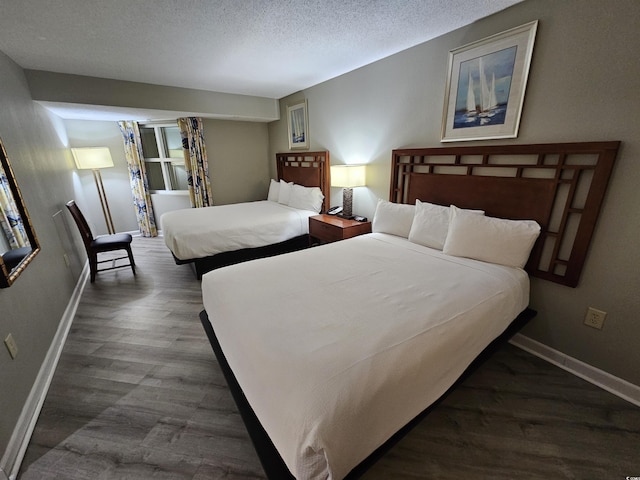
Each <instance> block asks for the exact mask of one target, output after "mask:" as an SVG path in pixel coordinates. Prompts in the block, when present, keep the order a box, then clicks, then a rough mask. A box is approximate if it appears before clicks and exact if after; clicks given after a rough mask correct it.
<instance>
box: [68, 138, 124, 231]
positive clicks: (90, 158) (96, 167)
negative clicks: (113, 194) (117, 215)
mask: <svg viewBox="0 0 640 480" xmlns="http://www.w3.org/2000/svg"><path fill="white" fill-rule="evenodd" d="M71 153H72V154H73V158H74V159H75V161H76V166H77V167H78V169H79V170H92V171H93V179H94V180H95V182H96V188H97V189H98V196H99V197H100V205H102V213H103V214H104V221H105V222H106V224H107V230H108V232H109V233H110V234H113V233H116V229H115V228H114V227H113V219H112V218H111V210H109V202H107V194H106V192H105V190H104V185H103V184H102V175H101V174H100V169H101V168H109V167H113V166H114V165H113V160H112V159H111V152H110V151H109V149H108V148H107V147H83V148H72V149H71Z"/></svg>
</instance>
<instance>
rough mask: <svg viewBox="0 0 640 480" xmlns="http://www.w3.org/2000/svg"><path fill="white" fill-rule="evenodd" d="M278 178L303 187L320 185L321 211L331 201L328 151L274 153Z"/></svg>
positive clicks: (325, 209) (326, 207)
mask: <svg viewBox="0 0 640 480" xmlns="http://www.w3.org/2000/svg"><path fill="white" fill-rule="evenodd" d="M276 164H277V169H278V180H284V181H285V182H293V183H297V184H298V185H302V186H304V187H320V190H322V193H323V194H324V201H323V204H322V211H323V212H326V211H327V210H328V209H329V205H330V202H331V190H330V189H331V168H330V167H331V163H330V159H329V152H327V151H324V152H287V153H276Z"/></svg>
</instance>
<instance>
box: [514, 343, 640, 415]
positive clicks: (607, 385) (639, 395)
mask: <svg viewBox="0 0 640 480" xmlns="http://www.w3.org/2000/svg"><path fill="white" fill-rule="evenodd" d="M509 343H511V344H512V345H515V346H516V347H519V348H521V349H522V350H525V351H527V352H529V353H531V354H532V355H535V356H536V357H540V358H542V359H543V360H546V361H548V362H549V363H553V364H554V365H556V366H558V367H560V368H562V369H563V370H566V371H568V372H570V373H572V374H574V375H576V376H578V377H580V378H582V379H583V380H586V381H587V382H590V383H593V384H594V385H597V386H598V387H600V388H602V389H604V390H606V391H607V392H609V393H613V394H614V395H616V396H618V397H620V398H623V399H624V400H627V401H628V402H631V403H633V404H634V405H636V406H638V407H640V387H639V386H638V385H634V384H633V383H630V382H627V381H626V380H623V379H622V378H618V377H615V376H613V375H611V374H610V373H607V372H605V371H603V370H600V369H598V368H596V367H593V366H591V365H589V364H587V363H584V362H581V361H580V360H577V359H575V358H573V357H570V356H569V355H566V354H564V353H562V352H559V351H558V350H554V349H553V348H551V347H548V346H546V345H544V344H542V343H540V342H537V341H535V340H533V339H531V338H529V337H526V336H524V335H522V334H520V333H517V334H516V335H514V336H513V338H511V340H509Z"/></svg>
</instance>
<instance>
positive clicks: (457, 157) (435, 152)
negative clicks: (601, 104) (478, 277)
mask: <svg viewBox="0 0 640 480" xmlns="http://www.w3.org/2000/svg"><path fill="white" fill-rule="evenodd" d="M619 147H620V142H618V141H612V142H582V143H557V144H551V143H549V144H532V145H490V146H486V145H480V146H462V147H444V148H414V149H401V150H394V151H393V152H392V171H391V185H390V191H389V199H390V200H391V201H392V202H396V203H415V201H416V199H419V200H422V201H425V202H430V203H437V204H440V205H450V204H453V205H456V206H458V207H461V208H475V209H482V210H485V212H486V214H487V215H490V216H494V217H501V218H509V219H532V220H535V221H537V222H538V223H539V224H540V226H541V227H542V231H541V234H540V237H539V238H538V241H537V242H536V245H535V246H534V249H533V251H532V253H531V256H530V258H529V262H528V263H527V267H526V268H527V271H529V273H530V274H532V275H534V276H537V277H541V278H545V279H547V280H551V281H553V282H557V283H560V284H563V285H567V286H570V287H575V286H576V285H577V284H578V281H579V278H580V273H581V272H582V268H583V265H584V262H585V259H586V256H587V251H588V248H589V244H590V241H591V237H592V235H593V232H594V230H595V225H596V221H597V218H598V215H599V213H600V208H601V206H602V202H603V200H604V196H605V192H606V188H607V185H608V182H609V178H610V177H611V172H612V170H613V165H614V162H615V158H616V155H617V152H618V149H619Z"/></svg>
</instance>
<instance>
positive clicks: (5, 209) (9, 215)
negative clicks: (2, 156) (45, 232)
mask: <svg viewBox="0 0 640 480" xmlns="http://www.w3.org/2000/svg"><path fill="white" fill-rule="evenodd" d="M0 228H2V231H3V232H4V236H5V238H6V239H7V242H8V243H9V247H10V248H11V249H14V248H21V247H27V246H29V239H28V237H27V232H26V231H25V229H24V224H23V223H22V217H21V216H20V213H18V209H17V207H16V204H15V202H14V200H13V194H12V193H11V189H10V187H9V180H8V179H7V175H6V173H5V172H4V169H3V168H2V167H0Z"/></svg>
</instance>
